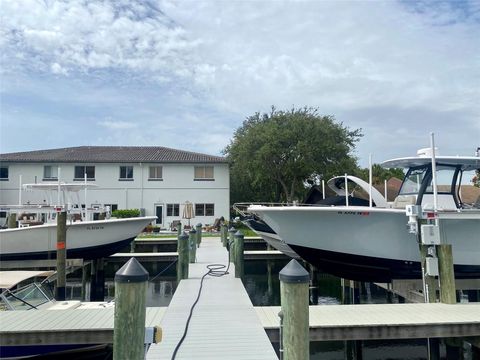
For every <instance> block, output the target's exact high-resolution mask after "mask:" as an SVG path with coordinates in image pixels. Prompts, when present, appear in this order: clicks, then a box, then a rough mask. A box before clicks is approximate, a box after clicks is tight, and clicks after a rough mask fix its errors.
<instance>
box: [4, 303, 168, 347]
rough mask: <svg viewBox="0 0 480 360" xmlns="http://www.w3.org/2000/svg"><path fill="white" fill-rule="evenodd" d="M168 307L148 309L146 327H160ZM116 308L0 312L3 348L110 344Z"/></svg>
mask: <svg viewBox="0 0 480 360" xmlns="http://www.w3.org/2000/svg"><path fill="white" fill-rule="evenodd" d="M164 312H165V308H147V313H146V318H145V327H147V328H150V327H154V326H157V325H160V322H161V319H162V317H163V314H164ZM113 326H114V307H113V306H112V307H109V308H105V309H98V308H97V309H68V310H28V311H27V310H25V311H0V345H1V346H17V345H52V344H111V343H113Z"/></svg>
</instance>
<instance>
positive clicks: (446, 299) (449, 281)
mask: <svg viewBox="0 0 480 360" xmlns="http://www.w3.org/2000/svg"><path fill="white" fill-rule="evenodd" d="M437 256H438V272H439V278H440V279H439V280H440V302H442V303H445V304H455V303H456V302H457V296H456V290H455V275H454V272H453V255H452V245H451V244H441V245H437Z"/></svg>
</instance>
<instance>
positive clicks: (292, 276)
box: [278, 259, 310, 283]
mask: <svg viewBox="0 0 480 360" xmlns="http://www.w3.org/2000/svg"><path fill="white" fill-rule="evenodd" d="M278 277H279V278H280V281H283V282H285V283H308V282H309V281H310V275H309V274H308V272H307V270H305V269H304V268H303V266H302V265H300V264H299V263H298V261H297V260H294V259H293V260H291V261H290V262H289V263H288V264H287V265H286V266H285V267H284V268H283V269H282V270H280V274H279V276H278Z"/></svg>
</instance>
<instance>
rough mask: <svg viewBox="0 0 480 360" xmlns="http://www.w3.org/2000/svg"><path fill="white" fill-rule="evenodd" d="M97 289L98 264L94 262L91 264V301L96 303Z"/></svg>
mask: <svg viewBox="0 0 480 360" xmlns="http://www.w3.org/2000/svg"><path fill="white" fill-rule="evenodd" d="M96 289H97V262H96V261H95V260H92V261H91V263H90V298H89V300H90V301H95V296H96Z"/></svg>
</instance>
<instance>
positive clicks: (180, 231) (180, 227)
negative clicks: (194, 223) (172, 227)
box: [177, 223, 182, 239]
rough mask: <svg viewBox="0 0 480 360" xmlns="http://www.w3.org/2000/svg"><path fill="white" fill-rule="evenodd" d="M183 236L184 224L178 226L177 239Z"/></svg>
mask: <svg viewBox="0 0 480 360" xmlns="http://www.w3.org/2000/svg"><path fill="white" fill-rule="evenodd" d="M181 235H182V223H179V224H178V226H177V239H178V238H179V237H180V236H181Z"/></svg>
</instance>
